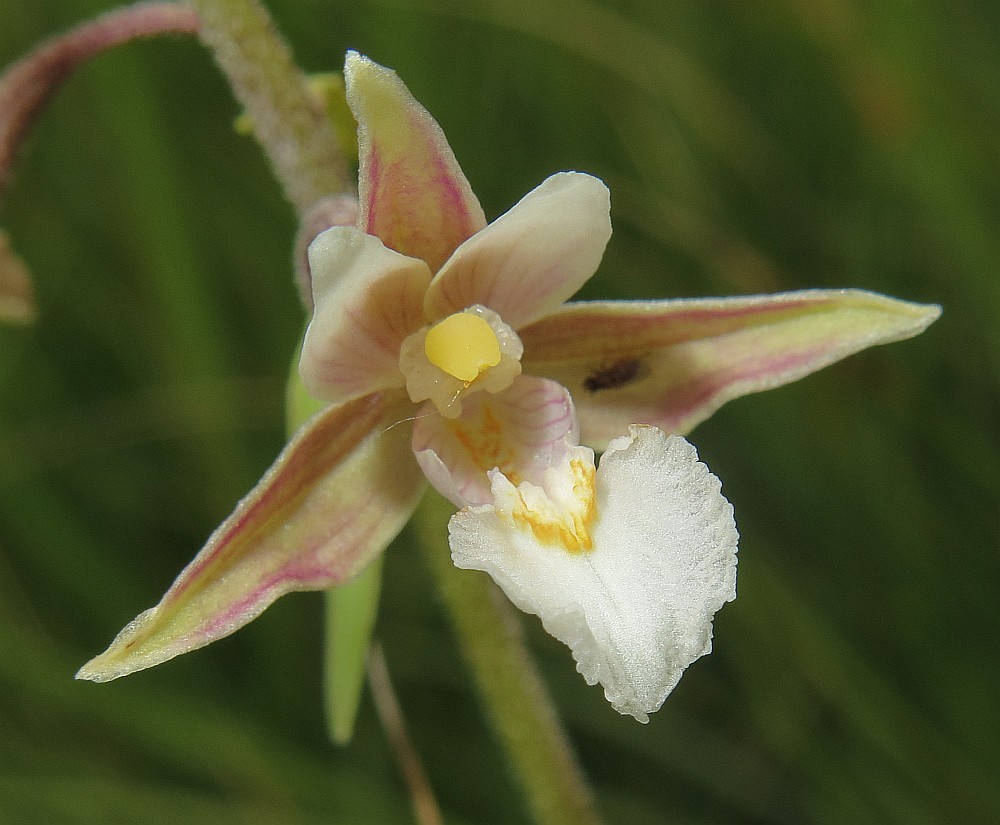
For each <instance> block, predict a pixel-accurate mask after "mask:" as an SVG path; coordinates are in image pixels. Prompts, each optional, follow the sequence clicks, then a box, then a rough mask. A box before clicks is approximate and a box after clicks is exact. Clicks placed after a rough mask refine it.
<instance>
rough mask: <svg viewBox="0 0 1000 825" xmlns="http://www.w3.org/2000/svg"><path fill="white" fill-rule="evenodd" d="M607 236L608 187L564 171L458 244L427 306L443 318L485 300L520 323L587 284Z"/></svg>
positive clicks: (506, 317)
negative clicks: (480, 230) (484, 227)
mask: <svg viewBox="0 0 1000 825" xmlns="http://www.w3.org/2000/svg"><path fill="white" fill-rule="evenodd" d="M610 237H611V196H610V194H609V193H608V188H607V187H606V186H605V185H604V184H603V183H601V181H599V180H598V179H597V178H595V177H591V176H590V175H584V174H582V173H580V172H560V173H559V174H557V175H553V176H552V177H550V178H547V179H546V180H544V181H543V182H542V183H541V184H540V185H539V186H538V187H536V188H535V189H533V190H532V191H531V192H529V193H528V194H527V195H525V196H524V197H523V198H522V199H521V200H520V201H519V202H518V203H517V204H515V205H514V206H513V208H511V210H510V211H509V212H507V213H506V214H504V215H501V216H500V217H499V218H497V219H496V220H495V221H493V223H491V224H490V225H489V226H488V227H486V229H484V230H483V231H482V232H479V233H477V234H476V235H475V236H473V237H472V238H470V239H469V240H468V241H466V242H465V243H464V244H462V245H461V246H460V247H459V248H458V249H457V250H455V254H454V255H453V256H452V257H451V258H450V259H449V260H448V262H447V263H446V264H445V265H444V267H443V268H442V269H441V271H440V272H439V273H438V274H437V275H435V276H434V280H433V281H432V282H431V286H430V289H428V290H427V297H426V298H425V300H424V310H425V312H426V314H427V317H428V318H430V319H432V320H438V319H440V318H444V317H445V316H447V315H450V314H451V313H453V312H459V311H460V310H462V309H464V308H465V307H467V306H472V305H473V304H482V305H483V306H486V307H489V308H490V309H492V310H493V311H494V312H496V313H498V314H499V315H500V317H501V318H503V320H504V322H505V323H507V324H509V325H510V326H512V327H513V328H514V329H518V328H520V327H522V326H524V325H526V324H530V323H531V322H532V321H535V320H537V319H538V318H542V317H544V316H545V315H548V314H549V313H550V312H552V311H553V310H555V309H556V308H558V307H559V306H560V305H562V303H563V302H564V301H566V300H567V299H568V298H570V297H571V296H572V295H573V294H574V293H575V292H576V291H577V290H578V289H579V288H580V287H581V286H583V284H584V283H586V282H587V280H588V279H589V278H590V276H591V275H593V274H594V272H596V271H597V266H598V264H600V262H601V257H602V256H603V255H604V247H605V246H607V243H608V239H609V238H610Z"/></svg>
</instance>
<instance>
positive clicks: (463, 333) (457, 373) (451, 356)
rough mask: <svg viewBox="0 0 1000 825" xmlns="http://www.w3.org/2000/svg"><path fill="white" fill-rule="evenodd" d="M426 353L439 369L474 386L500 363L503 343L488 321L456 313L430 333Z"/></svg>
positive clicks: (425, 346)
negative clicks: (501, 343) (480, 376)
mask: <svg viewBox="0 0 1000 825" xmlns="http://www.w3.org/2000/svg"><path fill="white" fill-rule="evenodd" d="M424 354H425V355H426V356H427V360H428V361H430V362H431V363H432V364H433V365H434V366H435V367H437V368H438V369H441V370H443V371H444V372H446V373H448V375H451V376H453V377H454V378H457V379H459V380H460V381H464V382H465V383H467V384H471V383H472V382H473V381H475V380H476V379H477V378H478V377H479V374H480V373H481V372H484V371H485V370H488V369H489V368H490V367H495V366H496V365H497V364H499V363H500V342H499V341H497V336H496V333H495V332H493V327H491V326H490V325H489V322H487V321H486V320H485V319H483V318H481V317H480V316H478V315H474V314H472V313H471V312H456V313H455V314H454V315H449V316H448V317H447V318H445V319H444V320H443V321H439V322H438V323H436V324H435V325H434V326H432V327H431V328H430V330H428V332H427V338H426V340H425V341H424Z"/></svg>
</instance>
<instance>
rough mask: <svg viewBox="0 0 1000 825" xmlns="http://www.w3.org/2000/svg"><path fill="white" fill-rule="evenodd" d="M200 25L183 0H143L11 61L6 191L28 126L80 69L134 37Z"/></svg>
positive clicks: (4, 84) (1, 113)
mask: <svg viewBox="0 0 1000 825" xmlns="http://www.w3.org/2000/svg"><path fill="white" fill-rule="evenodd" d="M197 29H198V18H197V16H196V15H195V14H194V13H193V12H192V11H191V10H190V9H187V8H185V7H184V6H182V5H180V4H178V3H138V4H136V5H134V6H126V7H124V8H121V9H114V10H112V11H109V12H108V13H106V14H103V15H101V16H100V17H98V18H96V19H95V20H91V21H88V22H86V23H83V24H82V25H80V26H78V27H77V28H75V29H73V30H72V31H70V32H67V33H66V34H62V35H58V36H56V37H53V38H52V39H51V40H48V41H46V42H45V43H42V44H41V45H39V46H38V47H36V48H35V49H33V50H32V51H31V52H30V53H29V54H27V55H26V56H25V57H23V58H21V59H20V60H19V61H18V62H17V63H15V64H14V65H12V66H10V67H9V68H8V69H7V70H6V71H5V72H4V74H3V76H2V77H0V194H2V192H3V190H4V187H5V186H6V184H7V181H8V180H9V177H10V170H11V166H12V164H13V161H14V155H15V154H16V152H17V149H18V147H19V146H20V144H21V141H22V140H23V139H24V136H25V135H26V134H27V132H28V129H29V128H30V127H31V124H32V123H33V122H34V120H35V118H36V117H37V116H38V113H39V112H40V111H41V110H42V108H43V107H44V106H45V103H46V102H47V101H48V100H49V98H50V97H51V96H52V95H53V94H55V92H56V90H57V89H58V88H59V86H60V85H61V84H62V83H63V81H65V80H66V78H68V77H69V76H70V75H71V74H72V73H73V71H74V69H76V68H77V67H78V66H80V64H82V63H84V62H86V61H87V60H89V59H90V58H92V57H95V56H96V55H99V54H101V53H102V52H106V51H108V50H109V49H112V48H114V47H115V46H121V45H122V44H124V43H128V42H130V41H132V40H137V39H139V38H143V37H154V36H156V35H161V34H194V33H195V32H196V31H197Z"/></svg>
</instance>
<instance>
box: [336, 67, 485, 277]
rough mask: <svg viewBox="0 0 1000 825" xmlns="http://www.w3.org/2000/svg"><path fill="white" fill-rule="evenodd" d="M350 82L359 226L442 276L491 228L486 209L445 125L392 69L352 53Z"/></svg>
mask: <svg viewBox="0 0 1000 825" xmlns="http://www.w3.org/2000/svg"><path fill="white" fill-rule="evenodd" d="M344 78H345V80H346V83H347V102H348V103H349V104H350V106H351V111H352V112H354V117H355V118H356V119H357V121H358V157H359V162H360V165H361V168H360V175H359V181H358V188H359V195H360V201H361V215H360V217H359V219H358V226H359V227H361V228H362V229H364V230H365V231H366V232H368V233H370V234H372V235H377V236H378V237H379V238H381V239H382V241H383V242H384V243H385V245H386V246H388V247H389V248H390V249H395V250H396V251H397V252H401V253H403V254H404V255H410V256H412V257H414V258H421V259H422V260H424V261H426V262H427V264H428V266H430V268H431V270H433V271H435V272H436V271H437V270H438V268H440V266H441V264H443V263H444V262H445V261H446V260H447V259H448V256H450V255H451V253H452V252H454V251H455V249H456V248H457V247H458V245H459V244H460V243H462V241H464V240H465V239H466V238H468V237H470V236H471V235H473V234H474V233H476V232H478V231H479V230H480V229H482V228H483V227H484V226H485V225H486V218H485V217H484V216H483V210H482V207H481V206H480V205H479V201H478V200H476V196H475V195H474V194H473V193H472V188H471V187H470V186H469V182H468V181H467V180H466V179H465V175H464V174H463V172H462V169H461V167H459V165H458V161H456V160H455V156H454V154H453V153H452V151H451V147H450V146H449V145H448V141H447V139H446V138H445V136H444V133H443V132H442V131H441V127H440V126H438V124H437V123H436V122H435V121H434V118H432V117H431V116H430V114H428V112H427V110H426V109H424V107H423V106H421V105H420V104H419V103H417V101H416V100H414V98H413V95H411V94H410V91H409V89H407V88H406V86H405V85H403V82H402V81H401V80H400V79H399V77H398V76H397V75H396V73H395V72H394V71H392V70H391V69H387V68H385V67H384V66H380V65H379V64H378V63H374V62H372V61H371V60H369V59H368V58H367V57H363V56H362V55H359V54H358V53H357V52H348V54H347V60H346V62H345V64H344Z"/></svg>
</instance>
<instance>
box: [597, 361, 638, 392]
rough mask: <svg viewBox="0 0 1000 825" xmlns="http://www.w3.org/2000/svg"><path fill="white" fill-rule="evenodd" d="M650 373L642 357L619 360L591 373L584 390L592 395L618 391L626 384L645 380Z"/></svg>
mask: <svg viewBox="0 0 1000 825" xmlns="http://www.w3.org/2000/svg"><path fill="white" fill-rule="evenodd" d="M648 373H649V369H648V368H647V366H646V364H645V363H644V361H643V358H642V357H641V356H639V357H625V358H619V359H618V360H617V361H614V362H612V363H610V364H607V365H603V366H600V367H598V368H597V369H595V370H594V371H593V372H591V373H590V375H588V376H587V377H586V378H585V379H584V380H583V388H584V389H585V390H587V392H590V393H595V392H600V391H601V390H617V389H620V388H621V387H624V386H625V385H626V384H631V383H632V382H633V381H638V380H639V379H641V378H645V377H646V375H647V374H648Z"/></svg>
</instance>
